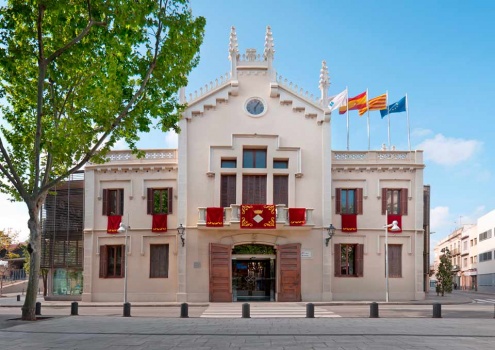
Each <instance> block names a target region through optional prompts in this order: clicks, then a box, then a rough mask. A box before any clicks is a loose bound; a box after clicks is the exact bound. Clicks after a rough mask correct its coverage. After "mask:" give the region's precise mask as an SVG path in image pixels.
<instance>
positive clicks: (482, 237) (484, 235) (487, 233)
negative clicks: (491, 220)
mask: <svg viewBox="0 0 495 350" xmlns="http://www.w3.org/2000/svg"><path fill="white" fill-rule="evenodd" d="M479 238H480V242H482V241H484V240H485V239H489V238H492V230H491V229H490V230H488V231H485V232H483V233H480V235H479Z"/></svg>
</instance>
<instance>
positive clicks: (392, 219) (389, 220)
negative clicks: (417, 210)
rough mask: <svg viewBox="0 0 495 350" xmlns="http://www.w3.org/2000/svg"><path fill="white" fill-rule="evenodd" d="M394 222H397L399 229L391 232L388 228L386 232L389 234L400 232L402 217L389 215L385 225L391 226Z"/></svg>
mask: <svg viewBox="0 0 495 350" xmlns="http://www.w3.org/2000/svg"><path fill="white" fill-rule="evenodd" d="M394 221H397V226H398V227H399V229H398V230H396V231H392V227H389V228H388V232H391V233H400V232H402V215H394V214H389V215H388V217H387V225H392V224H393V223H394Z"/></svg>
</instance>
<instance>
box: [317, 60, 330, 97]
mask: <svg viewBox="0 0 495 350" xmlns="http://www.w3.org/2000/svg"><path fill="white" fill-rule="evenodd" d="M318 86H319V88H320V89H321V90H323V89H324V90H327V89H328V88H329V86H330V77H329V76H328V67H327V62H325V61H322V62H321V70H320V84H319V85H318Z"/></svg>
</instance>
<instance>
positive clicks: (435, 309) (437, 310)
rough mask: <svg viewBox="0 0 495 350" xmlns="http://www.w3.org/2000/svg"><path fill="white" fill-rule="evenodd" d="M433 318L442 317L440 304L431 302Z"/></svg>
mask: <svg viewBox="0 0 495 350" xmlns="http://www.w3.org/2000/svg"><path fill="white" fill-rule="evenodd" d="M433 318H442V304H440V303H435V304H433Z"/></svg>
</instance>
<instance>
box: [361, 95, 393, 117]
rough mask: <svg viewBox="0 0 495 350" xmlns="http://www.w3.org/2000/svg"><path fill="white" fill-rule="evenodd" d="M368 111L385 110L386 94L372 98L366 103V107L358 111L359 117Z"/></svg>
mask: <svg viewBox="0 0 495 350" xmlns="http://www.w3.org/2000/svg"><path fill="white" fill-rule="evenodd" d="M368 108H369V110H370V111H380V110H382V109H387V94H383V95H380V96H377V97H373V98H372V99H371V100H369V101H368V107H364V108H361V109H360V110H359V115H360V116H361V115H363V114H364V113H366V111H367V110H368Z"/></svg>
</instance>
